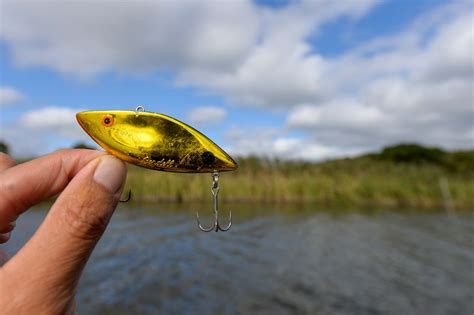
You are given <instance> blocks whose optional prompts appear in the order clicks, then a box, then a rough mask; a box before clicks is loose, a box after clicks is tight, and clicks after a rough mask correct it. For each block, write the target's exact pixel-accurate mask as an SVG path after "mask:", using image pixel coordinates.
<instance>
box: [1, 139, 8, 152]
mask: <svg viewBox="0 0 474 315" xmlns="http://www.w3.org/2000/svg"><path fill="white" fill-rule="evenodd" d="M0 152H3V153H6V154H8V145H7V144H6V143H5V142H1V141H0Z"/></svg>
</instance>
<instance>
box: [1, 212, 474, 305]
mask: <svg viewBox="0 0 474 315" xmlns="http://www.w3.org/2000/svg"><path fill="white" fill-rule="evenodd" d="M131 206H132V207H133V208H127V207H131ZM206 209H209V210H208V211H207V212H208V217H207V218H206V217H205V216H204V212H205V211H206ZM196 210H199V211H200V213H202V217H203V220H210V219H211V207H210V205H165V206H163V205H162V206H160V208H157V205H156V204H153V205H151V206H146V205H137V204H135V205H133V204H129V205H122V206H121V208H120V209H119V210H118V211H117V212H116V214H115V215H114V218H113V220H112V222H111V224H110V226H109V229H108V230H107V232H106V234H105V235H104V238H103V239H102V240H101V242H100V244H99V245H98V247H97V248H96V250H95V252H94V254H93V256H92V258H91V261H90V263H89V264H88V266H87V268H86V270H85V273H84V277H83V279H82V282H81V285H80V290H79V295H78V313H79V314H109V313H113V314H156V313H160V314H209V313H218V314H257V313H258V314H472V312H473V311H474V306H473V304H472V300H473V298H474V296H473V295H474V293H473V291H474V270H473V265H474V253H473V250H472V245H473V243H472V235H473V234H472V233H473V232H474V216H473V215H472V214H462V215H460V216H459V217H458V218H457V219H455V218H449V217H447V216H446V215H445V214H444V213H421V214H420V213H416V212H412V213H410V212H405V213H403V214H397V213H394V212H383V211H372V212H370V213H360V212H347V211H336V209H334V210H331V211H315V210H314V209H312V208H311V207H309V206H307V207H306V208H304V207H291V208H290V207H284V206H281V207H278V208H275V207H272V206H255V205H236V204H234V205H222V212H223V215H224V216H225V215H226V211H228V210H232V211H233V213H234V217H235V218H234V226H233V227H232V229H231V231H229V232H227V233H214V232H212V233H202V232H200V231H199V230H198V229H197V226H196V222H195V211H196ZM44 215H45V210H44V209H43V210H42V209H38V210H37V211H30V212H29V213H28V214H27V215H25V216H24V217H22V219H21V220H20V222H19V223H18V227H17V229H16V231H15V234H14V237H13V239H12V241H11V242H10V243H9V245H7V249H8V250H10V251H11V252H15V251H16V250H17V249H18V248H19V246H21V244H22V243H24V242H25V240H26V239H28V237H29V236H30V235H31V233H32V231H34V229H35V228H36V226H37V225H38V224H39V222H40V221H41V219H42V217H43V216H44ZM204 222H207V221H204Z"/></svg>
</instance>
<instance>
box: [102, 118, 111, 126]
mask: <svg viewBox="0 0 474 315" xmlns="http://www.w3.org/2000/svg"><path fill="white" fill-rule="evenodd" d="M113 124H114V117H113V116H112V115H105V116H104V117H102V125H104V126H105V127H110V126H112V125H113Z"/></svg>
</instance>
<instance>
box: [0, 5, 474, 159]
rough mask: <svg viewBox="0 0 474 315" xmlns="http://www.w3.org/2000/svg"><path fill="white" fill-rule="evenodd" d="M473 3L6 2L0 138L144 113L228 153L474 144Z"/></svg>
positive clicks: (303, 154) (54, 132) (74, 129)
mask: <svg viewBox="0 0 474 315" xmlns="http://www.w3.org/2000/svg"><path fill="white" fill-rule="evenodd" d="M473 15H474V8H473V3H472V2H471V1H437V0H417V1H412V0H396V1H382V0H355V1H350V0H342V1H332V0H327V1H322V0H321V1H318V0H311V1H305V0H301V1H264V0H258V1H237V0H229V1H217V0H215V1H210V0H209V1H189V0H184V1H153V0H146V1H145V0H143V1H131V0H128V1H112V0H103V1H92V0H83V1H79V0H75V1H67V2H66V1H56V0H50V1H44V0H43V1H41V0H40V1H23V0H11V1H10V0H0V141H3V142H6V143H7V144H8V145H9V147H10V151H11V153H12V154H13V155H14V156H17V157H26V156H33V155H35V156H36V155H42V154H47V153H49V152H51V151H54V150H56V149H59V148H65V147H71V146H72V145H74V144H76V143H79V142H85V143H88V144H90V145H93V144H94V143H93V141H92V140H91V139H90V138H89V137H88V136H87V135H86V134H85V133H84V132H83V131H82V129H81V128H80V127H79V125H78V124H77V122H76V120H75V113H77V112H79V111H82V110H98V109H111V110H115V109H120V110H134V109H135V108H136V107H137V106H138V105H142V106H144V107H145V110H147V111H151V112H159V113H163V114H166V115H169V116H172V117H175V118H177V119H179V120H182V121H184V122H186V123H188V124H190V125H192V126H194V127H195V128H197V129H198V130H200V131H201V132H203V133H204V134H206V135H207V136H208V137H210V138H211V139H212V140H213V141H214V142H216V143H217V144H218V145H219V146H221V147H222V148H223V149H224V150H226V151H228V152H229V153H230V154H231V155H236V156H245V155H259V156H266V157H274V158H279V159H304V160H312V161H317V160H324V159H330V158H337V157H343V156H354V155H357V154H361V153H365V152H373V151H377V150H380V149H381V148H383V147H385V146H389V145H394V144H398V143H420V144H423V145H428V146H437V147H442V148H444V149H448V150H458V149H472V148H473V147H474V108H473V106H474V105H473V104H474V102H473V90H474V80H473V79H474V59H473V58H474V57H473V48H474V47H473V46H474V24H473V23H474V22H473V18H474V16H473Z"/></svg>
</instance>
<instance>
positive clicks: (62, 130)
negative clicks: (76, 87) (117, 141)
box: [18, 106, 90, 142]
mask: <svg viewBox="0 0 474 315" xmlns="http://www.w3.org/2000/svg"><path fill="white" fill-rule="evenodd" d="M80 111H82V110H81V109H72V108H68V107H58V106H51V107H44V108H40V109H35V110H31V111H28V112H25V113H24V114H23V115H22V116H21V117H20V118H19V119H18V125H19V128H22V130H29V131H30V132H31V133H34V134H35V136H43V137H59V138H62V139H63V140H68V141H69V142H72V141H75V142H78V141H84V142H88V141H89V140H90V138H89V137H88V136H87V134H86V133H85V132H84V131H83V130H82V129H81V127H80V126H79V124H78V123H77V121H76V113H77V112H80ZM56 140H58V139H56ZM25 141H28V139H25Z"/></svg>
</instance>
